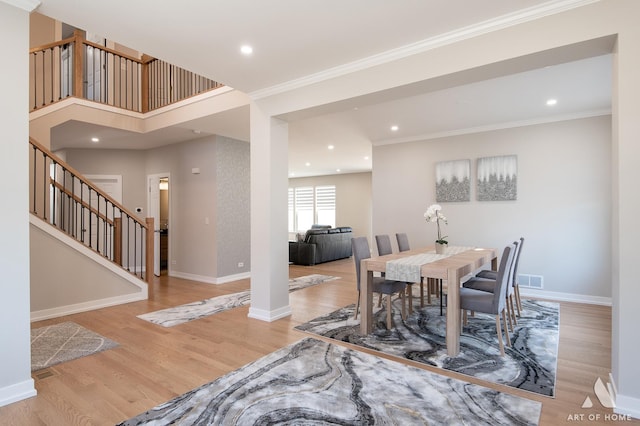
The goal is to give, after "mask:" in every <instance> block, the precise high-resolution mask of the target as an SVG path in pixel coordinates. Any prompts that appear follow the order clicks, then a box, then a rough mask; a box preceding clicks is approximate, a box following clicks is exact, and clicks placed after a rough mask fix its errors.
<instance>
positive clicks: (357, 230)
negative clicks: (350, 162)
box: [289, 172, 372, 241]
mask: <svg viewBox="0 0 640 426" xmlns="http://www.w3.org/2000/svg"><path fill="white" fill-rule="evenodd" d="M318 185H335V186H336V226H350V227H352V228H353V235H354V236H356V237H367V238H369V241H371V238H372V234H371V208H372V205H371V173H370V172H367V173H346V174H335V175H327V176H314V177H305V178H289V187H290V188H295V187H298V186H318Z"/></svg>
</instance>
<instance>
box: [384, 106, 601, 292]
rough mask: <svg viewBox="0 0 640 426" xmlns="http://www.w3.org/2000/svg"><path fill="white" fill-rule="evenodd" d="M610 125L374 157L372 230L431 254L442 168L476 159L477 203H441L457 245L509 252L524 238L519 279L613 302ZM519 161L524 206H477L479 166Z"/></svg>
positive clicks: (487, 137)
mask: <svg viewBox="0 0 640 426" xmlns="http://www.w3.org/2000/svg"><path fill="white" fill-rule="evenodd" d="M611 140H612V136H611V116H608V115H607V116H599V117H594V118H585V119H577V120H571V121H563V122H557V123H551V124H540V125H531V126H526V127H518V128H512V129H504V130H496V131H489V132H484V133H475V134H468V135H462V136H455V137H447V138H441V139H433V140H422V141H416V142H410V143H402V144H394V145H384V146H375V147H374V149H373V177H372V181H373V230H374V234H378V233H389V234H392V233H395V232H407V233H408V235H409V239H410V241H411V244H412V245H432V244H433V243H434V241H435V239H436V227H435V225H434V224H433V223H426V222H425V220H424V217H423V214H424V212H425V210H426V209H427V207H428V206H429V205H430V204H432V203H434V202H435V181H434V170H435V165H436V163H437V162H439V161H448V160H454V159H459V158H470V159H471V160H472V161H471V176H472V185H471V191H472V194H471V201H469V202H453V203H440V204H441V205H442V211H443V213H444V215H445V216H446V217H447V218H448V221H449V224H448V225H445V226H444V229H443V233H444V235H448V236H449V237H448V240H449V244H450V245H462V246H491V247H499V248H502V247H504V246H505V245H506V244H508V243H509V242H511V241H513V240H515V239H517V238H519V237H521V236H522V237H525V239H526V242H525V246H524V248H523V252H522V258H521V263H520V267H519V268H520V269H519V272H520V273H523V274H533V275H542V276H543V277H544V291H547V292H555V293H558V295H562V294H563V293H565V294H570V295H575V296H577V297H578V298H579V297H580V296H586V297H587V298H592V299H593V300H595V301H603V300H609V301H610V298H611V295H612V289H611V284H610V282H611V279H610V277H611V231H610V229H611V149H612V148H611ZM497 155H517V156H518V199H517V200H514V201H477V198H476V194H475V191H476V185H475V176H476V161H475V160H476V159H478V158H480V157H489V156H497Z"/></svg>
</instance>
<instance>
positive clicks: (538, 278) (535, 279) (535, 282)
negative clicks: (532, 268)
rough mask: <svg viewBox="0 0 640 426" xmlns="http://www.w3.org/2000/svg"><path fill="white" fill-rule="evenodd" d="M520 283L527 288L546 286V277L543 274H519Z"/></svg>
mask: <svg viewBox="0 0 640 426" xmlns="http://www.w3.org/2000/svg"><path fill="white" fill-rule="evenodd" d="M518 284H519V285H520V287H526V288H537V289H542V288H544V278H543V277H542V275H530V274H518Z"/></svg>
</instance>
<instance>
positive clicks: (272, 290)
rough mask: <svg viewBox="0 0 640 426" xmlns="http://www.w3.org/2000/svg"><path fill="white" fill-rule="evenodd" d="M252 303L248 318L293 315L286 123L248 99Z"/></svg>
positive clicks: (287, 135)
mask: <svg viewBox="0 0 640 426" xmlns="http://www.w3.org/2000/svg"><path fill="white" fill-rule="evenodd" d="M250 120H251V143H250V149H251V155H250V158H251V307H250V308H249V317H250V318H256V319H260V320H263V321H275V320H277V319H279V318H283V317H286V316H289V315H291V307H290V306H289V251H288V246H287V244H288V242H287V241H288V238H287V187H288V138H289V129H288V125H287V123H286V122H284V121H282V120H279V119H276V118H272V117H271V116H270V115H269V114H268V113H266V112H264V111H263V110H262V109H261V108H260V105H259V104H257V103H256V102H252V103H251V119H250Z"/></svg>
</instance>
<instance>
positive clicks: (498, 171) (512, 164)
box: [477, 155, 518, 201]
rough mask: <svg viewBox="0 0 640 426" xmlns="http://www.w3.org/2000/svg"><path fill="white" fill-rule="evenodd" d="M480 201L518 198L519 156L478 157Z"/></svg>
mask: <svg viewBox="0 0 640 426" xmlns="http://www.w3.org/2000/svg"><path fill="white" fill-rule="evenodd" d="M477 166H478V167H477V169H478V170H477V173H478V201H511V200H516V199H517V198H518V157H517V156H516V155H503V156H499V157H484V158H478V164H477Z"/></svg>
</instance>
